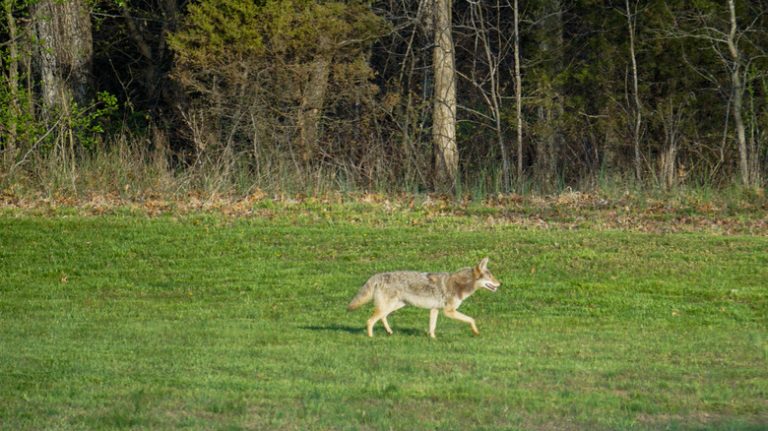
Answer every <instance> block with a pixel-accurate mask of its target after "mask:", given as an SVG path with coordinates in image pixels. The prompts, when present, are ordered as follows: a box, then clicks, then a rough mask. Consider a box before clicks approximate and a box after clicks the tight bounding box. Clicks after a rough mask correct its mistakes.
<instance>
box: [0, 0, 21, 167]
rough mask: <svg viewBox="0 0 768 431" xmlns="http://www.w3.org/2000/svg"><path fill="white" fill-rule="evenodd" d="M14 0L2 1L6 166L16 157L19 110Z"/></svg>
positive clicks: (17, 48)
mask: <svg viewBox="0 0 768 431" xmlns="http://www.w3.org/2000/svg"><path fill="white" fill-rule="evenodd" d="M14 3H15V0H4V1H3V7H4V9H5V19H6V22H7V24H6V25H7V26H8V37H9V40H8V78H7V83H8V84H7V85H8V92H9V98H10V100H9V106H8V108H9V114H10V115H9V118H8V125H7V127H8V134H7V137H6V148H5V151H4V153H5V154H4V156H5V162H6V166H8V165H9V164H10V163H12V161H13V160H14V159H15V157H16V133H17V128H18V121H19V117H20V116H21V108H20V103H19V45H18V32H17V30H16V19H15V18H14V16H13V8H14Z"/></svg>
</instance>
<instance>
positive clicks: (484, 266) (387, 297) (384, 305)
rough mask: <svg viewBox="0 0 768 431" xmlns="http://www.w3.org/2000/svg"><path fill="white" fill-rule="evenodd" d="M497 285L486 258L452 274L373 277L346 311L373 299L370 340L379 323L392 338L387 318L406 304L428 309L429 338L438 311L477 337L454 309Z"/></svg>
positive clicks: (472, 323) (409, 273) (465, 318)
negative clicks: (458, 322)
mask: <svg viewBox="0 0 768 431" xmlns="http://www.w3.org/2000/svg"><path fill="white" fill-rule="evenodd" d="M499 286H501V283H500V282H499V281H498V280H496V277H494V276H493V274H491V272H490V271H489V270H488V258H487V257H486V258H485V259H483V260H481V261H480V263H479V264H477V266H475V267H474V268H463V269H460V270H458V271H456V272H454V273H449V272H415V271H397V272H384V273H380V274H376V275H374V276H373V277H371V278H369V279H368V281H367V282H366V283H365V285H363V287H362V288H360V291H359V292H358V293H357V296H355V297H354V298H353V299H352V302H350V303H349V306H348V307H347V308H348V309H349V310H350V311H351V310H354V309H356V308H358V307H360V306H361V305H363V304H365V303H367V302H369V301H371V300H373V304H374V306H375V308H374V310H373V315H372V316H371V318H370V319H368V322H367V329H368V336H369V337H373V325H375V324H376V322H378V321H379V320H381V322H382V323H383V324H384V329H385V330H386V331H387V334H389V335H392V329H391V328H390V327H389V322H387V315H389V313H391V312H393V311H395V310H399V309H400V308H403V307H405V306H406V305H415V306H416V307H420V308H429V310H430V311H429V336H430V337H432V338H435V326H436V325H437V314H438V312H439V310H440V309H441V308H442V309H443V312H444V313H445V315H446V316H448V317H450V318H451V319H456V320H459V321H462V322H465V323H469V326H470V327H471V328H472V333H474V334H475V335H478V334H479V332H478V330H477V326H476V325H475V319H473V318H471V317H469V316H467V315H466V314H462V313H459V312H458V311H457V308H459V305H461V302H462V301H464V300H465V299H467V298H468V297H469V295H472V294H473V293H475V290H477V289H479V288H481V287H483V288H486V289H488V290H490V291H491V292H495V291H496V289H498V288H499Z"/></svg>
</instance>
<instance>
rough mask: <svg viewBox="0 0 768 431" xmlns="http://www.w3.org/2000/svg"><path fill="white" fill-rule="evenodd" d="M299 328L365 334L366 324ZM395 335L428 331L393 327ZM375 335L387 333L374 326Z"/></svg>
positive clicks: (421, 333) (412, 334)
mask: <svg viewBox="0 0 768 431" xmlns="http://www.w3.org/2000/svg"><path fill="white" fill-rule="evenodd" d="M299 328H301V329H304V330H307V331H328V332H346V333H348V334H356V335H365V326H348V325H305V326H300V327H299ZM392 332H394V334H393V335H394V336H397V335H398V334H401V335H409V336H415V335H418V336H422V335H426V332H424V331H422V330H419V329H416V328H394V327H393V328H392ZM374 335H386V332H384V328H374Z"/></svg>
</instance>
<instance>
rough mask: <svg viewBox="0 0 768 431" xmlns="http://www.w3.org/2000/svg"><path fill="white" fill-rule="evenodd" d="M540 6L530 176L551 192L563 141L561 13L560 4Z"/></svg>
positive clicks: (552, 1) (551, 0) (555, 1)
mask: <svg viewBox="0 0 768 431" xmlns="http://www.w3.org/2000/svg"><path fill="white" fill-rule="evenodd" d="M543 3H544V4H543V6H542V9H541V10H540V13H541V21H542V22H541V23H540V27H539V32H538V39H539V49H540V51H541V53H542V55H543V61H544V64H543V65H542V69H543V70H542V71H541V76H540V78H539V79H538V81H539V87H538V93H539V95H540V97H541V100H540V101H539V109H538V119H537V121H538V123H539V124H538V129H539V137H538V138H539V139H538V142H537V146H536V159H535V173H534V174H535V176H536V178H537V179H538V181H539V183H540V185H541V186H542V188H544V189H551V188H553V187H554V185H555V181H556V178H557V163H558V154H559V152H560V149H561V147H562V140H563V139H562V133H561V131H560V127H561V119H562V116H563V111H564V107H563V91H562V88H561V85H560V84H559V83H558V76H559V75H560V73H561V72H562V56H563V12H562V5H561V3H560V0H548V1H546V2H543Z"/></svg>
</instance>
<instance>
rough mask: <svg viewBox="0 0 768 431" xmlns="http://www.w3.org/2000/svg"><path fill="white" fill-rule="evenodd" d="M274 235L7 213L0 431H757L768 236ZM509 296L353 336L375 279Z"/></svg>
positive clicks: (308, 217) (233, 227)
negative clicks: (474, 269) (484, 263)
mask: <svg viewBox="0 0 768 431" xmlns="http://www.w3.org/2000/svg"><path fill="white" fill-rule="evenodd" d="M281 211H283V210H279V209H277V210H275V212H274V213H272V215H274V217H272V219H271V220H269V219H267V218H249V219H246V218H228V217H225V216H222V215H215V214H192V215H185V216H180V217H173V216H167V215H166V216H161V217H155V218H148V217H145V216H142V215H138V214H133V213H129V212H126V213H125V214H119V213H117V214H112V215H109V216H103V217H94V216H82V215H78V212H77V211H59V212H58V213H57V214H55V215H53V216H47V217H46V216H41V215H32V214H28V213H24V212H22V211H10V212H9V211H6V212H4V213H2V215H0V429H9V430H24V429H30V430H38V429H87V430H90V429H126V428H130V429H168V428H183V429H222V430H236V429H269V430H279V429H292V430H304V429H349V430H354V429H371V430H379V429H398V430H399V429H403V430H412V429H440V430H451V429H553V430H554V429H557V430H563V429H565V430H569V429H595V430H601V429H605V430H615V429H627V430H645V429H659V430H661V429H664V430H666V429H680V430H699V429H722V430H759V429H766V427H768V238H765V237H757V236H716V235H713V234H697V233H687V234H646V233H632V232H623V231H616V230H596V229H592V228H582V229H577V230H573V231H569V230H564V229H563V230H541V229H532V228H516V227H513V226H507V227H504V226H495V227H492V226H483V225H476V224H473V223H470V222H467V221H466V220H464V219H462V218H460V217H437V218H430V219H423V220H421V221H422V222H420V223H417V224H415V225H414V224H413V221H414V220H409V219H408V218H407V217H404V216H400V215H398V214H389V215H388V214H385V213H384V212H381V213H373V214H372V213H370V212H369V211H368V210H366V208H365V207H364V206H363V207H361V208H358V209H355V210H351V212H350V214H344V215H342V216H339V217H334V216H328V214H324V213H323V211H322V209H321V208H314V209H312V211H310V212H307V213H306V214H304V215H296V214H289V212H288V211H283V213H281ZM486 255H488V256H490V258H491V264H490V268H491V270H492V271H493V272H494V273H495V275H496V276H497V277H498V278H499V279H500V280H501V281H502V282H503V285H502V287H501V289H500V290H499V292H497V293H496V294H492V293H490V292H478V293H476V294H475V296H473V297H472V298H470V299H469V300H468V301H467V302H465V303H464V305H463V306H462V309H461V311H463V312H464V313H466V314H468V315H470V316H473V317H475V318H476V320H477V322H478V326H479V329H480V332H481V335H480V336H479V337H473V336H472V335H471V333H470V331H469V328H468V327H467V326H466V325H464V324H461V323H459V322H456V321H452V320H449V319H447V318H445V316H442V315H441V316H440V318H439V320H438V326H437V336H438V338H437V340H430V339H429V338H428V337H427V336H426V329H427V322H428V312H427V311H426V310H420V309H415V308H405V309H403V310H400V311H398V312H396V313H395V314H393V315H392V316H391V317H390V323H391V324H392V326H393V329H394V331H395V335H394V336H392V337H387V336H385V335H384V331H383V328H382V327H381V326H377V328H376V336H375V337H374V338H373V339H368V338H367V337H365V335H364V329H363V327H364V322H365V320H366V319H367V317H368V314H369V313H370V311H371V310H370V307H369V306H366V307H365V308H364V309H363V310H358V311H356V312H352V313H349V312H347V311H346V309H345V307H346V304H347V302H348V301H349V300H350V299H351V297H352V296H354V294H355V293H356V291H357V290H358V288H359V287H360V286H361V284H362V283H363V282H364V281H365V280H366V279H367V277H368V276H370V275H371V274H372V273H375V272H379V271H387V270H394V269H416V270H453V269H457V268H459V267H462V266H468V265H470V264H473V263H475V262H476V261H478V260H479V259H480V258H482V257H483V256H486Z"/></svg>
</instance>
